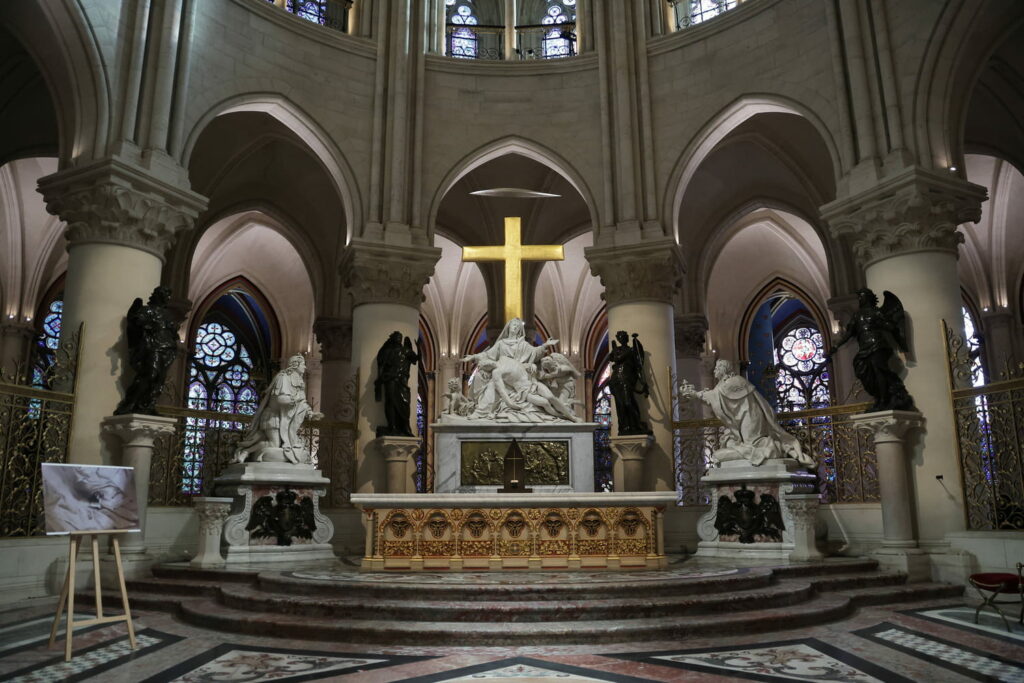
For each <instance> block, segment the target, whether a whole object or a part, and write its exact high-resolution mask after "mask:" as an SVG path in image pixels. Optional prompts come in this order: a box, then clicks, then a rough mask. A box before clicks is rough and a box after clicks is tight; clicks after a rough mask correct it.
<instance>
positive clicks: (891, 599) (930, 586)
mask: <svg viewBox="0 0 1024 683" xmlns="http://www.w3.org/2000/svg"><path fill="white" fill-rule="evenodd" d="M838 594H839V595H845V596H846V597H848V598H850V601H851V602H852V603H853V605H854V606H856V607H867V606H870V605H890V604H894V603H900V602H921V601H924V600H937V599H940V598H959V597H961V596H962V595H963V594H964V586H962V585H956V584H951V583H905V584H902V585H895V586H881V587H872V588H856V589H852V590H843V591H839V592H838Z"/></svg>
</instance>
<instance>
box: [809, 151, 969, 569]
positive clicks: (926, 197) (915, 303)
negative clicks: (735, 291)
mask: <svg viewBox="0 0 1024 683" xmlns="http://www.w3.org/2000/svg"><path fill="white" fill-rule="evenodd" d="M984 198H985V190H984V188H981V187H978V186H976V185H971V184H970V183H966V182H963V181H960V180H958V179H956V178H950V177H946V176H940V175H936V174H933V173H930V172H926V171H922V170H920V169H909V170H908V171H906V172H904V173H902V174H900V175H898V176H895V177H893V178H892V179H890V180H888V181H886V182H885V183H883V184H882V185H880V186H877V187H876V188H874V189H872V190H870V191H868V192H865V193H863V194H861V195H858V196H856V197H854V198H851V199H845V200H840V201H837V202H834V203H833V204H829V205H828V206H826V207H823V209H822V212H823V214H824V215H825V216H826V218H827V219H828V221H829V223H830V224H831V228H832V232H833V234H834V235H835V236H837V237H842V236H845V235H849V236H850V237H851V238H852V240H851V241H852V247H853V251H854V254H855V255H856V256H857V258H858V260H859V261H860V263H861V264H862V265H863V267H864V273H865V280H866V284H867V286H868V287H869V288H870V289H872V290H873V291H874V292H875V294H876V295H877V296H878V297H879V299H880V300H881V298H882V295H883V292H884V291H886V290H889V291H891V292H893V293H894V294H895V295H896V296H898V297H899V298H900V300H901V301H902V302H903V306H904V307H905V309H906V312H907V319H908V327H909V344H910V352H909V353H908V355H907V358H906V377H905V380H904V381H905V383H906V386H907V390H908V392H909V393H910V395H911V396H912V397H913V399H914V401H915V404H916V406H917V409H918V410H919V411H920V412H921V413H922V414H923V415H924V417H925V419H926V420H927V425H928V426H927V430H926V432H925V433H924V435H923V437H922V438H921V439H919V440H918V442H917V444H916V446H915V448H914V452H913V453H912V454H911V460H912V463H913V466H914V472H913V478H912V481H913V485H914V490H915V494H916V495H915V497H916V502H917V518H918V522H919V524H918V531H919V537H920V539H921V541H922V544H924V545H929V546H932V547H934V548H936V549H941V548H942V547H943V546H945V545H947V544H946V542H945V535H946V534H947V533H949V532H952V531H959V530H962V529H963V528H964V501H963V491H962V490H960V489H959V487H956V488H953V487H950V488H949V490H948V491H947V490H946V489H945V488H943V487H942V484H941V483H940V482H939V481H936V477H938V476H942V477H943V479H944V480H945V481H948V482H955V481H958V480H959V469H960V464H959V459H958V456H957V448H956V425H955V422H954V415H953V409H952V402H951V400H950V394H949V386H948V379H947V377H948V370H947V361H946V351H945V343H946V342H945V339H944V338H943V335H942V333H941V321H942V320H945V321H946V322H947V324H948V325H949V326H950V328H951V329H953V330H954V331H955V332H956V333H957V334H960V335H962V334H963V325H962V317H961V306H962V299H961V295H960V281H959V277H958V275H957V247H958V245H959V244H960V242H962V241H963V235H962V234H961V233H959V232H957V230H956V228H957V226H958V225H960V224H961V223H965V222H967V221H971V220H977V219H978V218H979V217H980V206H981V201H982V200H983V199H984ZM852 343H853V344H854V345H856V342H855V341H854V342H852ZM881 478H882V476H881V473H880V474H879V479H880V480H881Z"/></svg>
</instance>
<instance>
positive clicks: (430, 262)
mask: <svg viewBox="0 0 1024 683" xmlns="http://www.w3.org/2000/svg"><path fill="white" fill-rule="evenodd" d="M440 254H441V250H440V249H437V248H433V247H415V248H413V247H399V246H385V245H381V244H376V243H369V242H361V241H360V242H353V243H352V244H351V245H349V246H348V247H347V248H346V250H345V254H344V256H343V259H342V266H341V269H342V279H343V282H344V285H345V287H346V288H347V289H348V291H349V292H350V293H351V294H352V297H353V309H352V364H353V365H354V366H355V368H358V371H359V386H358V387H357V388H356V391H357V395H358V397H359V415H358V416H357V418H356V419H357V425H358V430H359V436H358V438H357V441H356V491H357V492H359V493H385V492H387V491H388V488H387V466H386V463H385V460H384V457H383V454H382V452H381V449H379V448H376V447H375V445H374V444H373V442H374V441H375V440H376V438H377V436H376V431H377V427H379V426H382V425H384V424H386V421H385V419H384V404H383V403H382V402H380V401H377V400H375V398H374V391H373V384H374V380H376V378H377V353H378V352H379V351H380V347H381V346H383V344H384V342H385V341H387V338H388V336H389V335H390V334H391V333H392V332H398V333H400V334H401V335H402V336H403V337H408V338H409V339H410V340H412V342H413V344H414V345H415V343H416V339H417V337H418V335H419V305H420V302H421V301H422V300H423V287H424V286H425V285H426V284H427V280H429V279H430V276H431V275H432V274H433V272H434V264H435V263H437V260H438V259H439V258H440ZM416 380H417V372H416V368H413V369H412V370H411V372H410V373H409V393H410V397H411V404H412V405H411V409H410V411H409V413H410V414H409V421H410V425H409V426H410V431H412V433H413V434H415V431H414V430H415V417H416V414H415V411H416V385H417V382H416Z"/></svg>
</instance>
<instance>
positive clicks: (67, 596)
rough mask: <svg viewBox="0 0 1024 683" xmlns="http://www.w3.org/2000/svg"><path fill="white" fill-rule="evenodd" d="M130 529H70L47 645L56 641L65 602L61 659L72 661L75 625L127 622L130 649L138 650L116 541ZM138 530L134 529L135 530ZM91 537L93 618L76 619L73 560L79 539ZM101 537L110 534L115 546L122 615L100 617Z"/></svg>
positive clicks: (101, 598)
mask: <svg viewBox="0 0 1024 683" xmlns="http://www.w3.org/2000/svg"><path fill="white" fill-rule="evenodd" d="M130 531H133V530H130V529H115V530H110V531H72V532H71V534H70V537H69V548H68V572H67V576H65V578H64V587H63V588H61V589H60V600H58V601H57V615H56V616H54V618H53V627H52V628H51V629H50V647H53V644H54V643H55V642H56V641H57V626H58V625H59V624H60V615H61V614H62V613H63V612H64V605H65V603H67V608H68V609H67V613H68V618H67V624H66V629H65V630H66V634H65V639H64V661H65V662H70V661H71V633H72V631H74V629H75V628H76V627H80V626H92V625H93V624H113V623H116V622H119V621H123V622H125V623H127V624H128V641H129V642H130V643H131V646H132V649H133V650H135V649H138V644H137V643H136V642H135V628H134V627H133V626H132V613H131V610H130V609H129V608H128V591H127V590H126V589H125V585H124V567H123V566H122V564H121V546H120V544H119V543H118V540H117V534H121V533H127V532H130ZM134 531H135V533H138V531H137V530H134ZM86 536H90V537H91V539H92V573H93V581H94V583H95V584H96V617H95V618H93V619H85V620H83V621H75V562H76V561H77V559H78V551H79V549H80V547H81V545H82V539H83V538H84V537H86ZM100 536H111V540H112V541H113V545H114V566H115V567H116V569H117V582H118V584H119V585H120V587H121V605H122V607H123V608H124V614H119V615H117V616H116V617H105V616H103V588H102V586H101V584H100V542H99V537H100Z"/></svg>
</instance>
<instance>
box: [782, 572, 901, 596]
mask: <svg viewBox="0 0 1024 683" xmlns="http://www.w3.org/2000/svg"><path fill="white" fill-rule="evenodd" d="M786 580H789V579H788V578H787V579H786ZM795 580H797V581H810V582H811V583H812V584H813V585H814V588H815V590H817V591H820V592H825V591H840V590H853V589H857V588H871V587H874V586H898V585H900V584H904V583H906V582H907V575H906V574H904V573H903V572H890V571H877V570H876V571H873V572H851V573H849V574H825V575H822V576H801V577H799V578H797V579H795Z"/></svg>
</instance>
